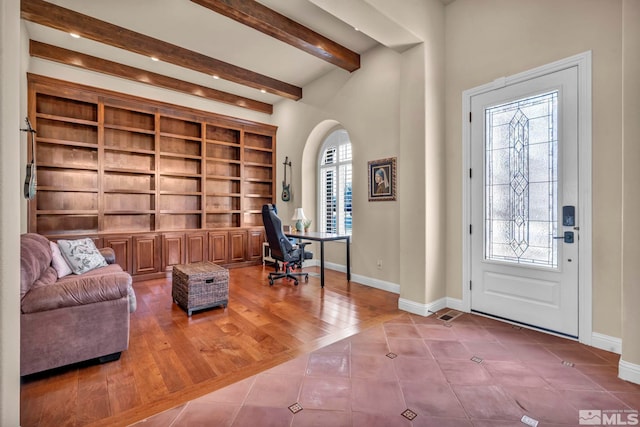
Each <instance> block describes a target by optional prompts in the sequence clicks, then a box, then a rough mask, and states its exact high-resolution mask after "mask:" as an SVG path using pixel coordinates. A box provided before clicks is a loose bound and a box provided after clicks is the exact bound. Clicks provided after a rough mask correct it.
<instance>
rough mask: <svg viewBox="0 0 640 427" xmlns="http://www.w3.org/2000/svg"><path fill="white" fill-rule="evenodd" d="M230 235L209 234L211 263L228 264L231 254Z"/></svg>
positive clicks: (218, 232) (212, 232)
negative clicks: (229, 254)
mask: <svg viewBox="0 0 640 427" xmlns="http://www.w3.org/2000/svg"><path fill="white" fill-rule="evenodd" d="M227 242H228V233H227V232H226V231H210V232H209V254H208V255H209V261H211V262H213V263H216V264H226V262H227V254H228V253H229V245H228V243H227Z"/></svg>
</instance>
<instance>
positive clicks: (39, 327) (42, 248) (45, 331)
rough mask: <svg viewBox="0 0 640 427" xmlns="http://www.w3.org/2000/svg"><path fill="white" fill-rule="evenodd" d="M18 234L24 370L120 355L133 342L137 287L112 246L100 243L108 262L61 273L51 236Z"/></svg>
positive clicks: (21, 356)
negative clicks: (131, 329)
mask: <svg viewBox="0 0 640 427" xmlns="http://www.w3.org/2000/svg"><path fill="white" fill-rule="evenodd" d="M20 240H21V242H20V243H21V245H20V261H21V277H20V291H21V299H22V300H21V316H20V375H28V374H32V373H35V372H40V371H44V370H47V369H52V368H57V367H60V366H64V365H69V364H72V363H76V362H81V361H85V360H90V359H100V360H101V361H109V360H116V359H118V358H119V357H120V352H122V351H123V350H126V349H127V348H128V346H129V313H130V311H131V312H132V311H133V310H135V293H134V292H133V288H132V286H131V276H130V275H129V273H126V272H123V271H122V268H120V266H119V265H118V264H115V256H114V253H113V251H112V250H111V249H110V248H106V249H100V252H101V253H102V254H103V256H104V257H105V260H106V261H107V264H108V265H107V266H106V267H99V268H96V269H94V270H91V271H88V272H86V273H83V274H80V275H76V274H71V275H68V276H65V277H62V278H60V279H58V275H57V273H56V270H55V269H54V268H53V267H52V265H51V259H52V253H51V246H50V243H49V240H48V239H47V238H46V237H44V236H42V235H39V234H34V233H27V234H23V235H22V236H21V238H20Z"/></svg>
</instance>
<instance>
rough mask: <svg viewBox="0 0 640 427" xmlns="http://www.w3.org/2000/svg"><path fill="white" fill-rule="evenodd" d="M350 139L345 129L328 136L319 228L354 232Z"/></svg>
mask: <svg viewBox="0 0 640 427" xmlns="http://www.w3.org/2000/svg"><path fill="white" fill-rule="evenodd" d="M351 160H352V156H351V142H350V140H349V135H348V134H347V132H346V131H344V130H337V131H335V132H333V133H331V134H330V135H329V136H328V137H327V139H326V140H325V142H324V144H323V148H322V152H321V156H320V162H319V163H320V164H319V179H318V182H319V185H320V188H319V191H318V193H319V195H320V203H319V205H320V209H319V218H318V224H319V228H320V231H324V232H328V233H341V234H345V233H346V234H349V235H351V231H352V218H351V211H352V208H351V206H352V203H351V201H352V167H351Z"/></svg>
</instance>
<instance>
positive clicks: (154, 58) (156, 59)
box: [151, 56, 160, 62]
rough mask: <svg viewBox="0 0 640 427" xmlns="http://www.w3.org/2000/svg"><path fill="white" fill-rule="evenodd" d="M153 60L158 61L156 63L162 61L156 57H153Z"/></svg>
mask: <svg viewBox="0 0 640 427" xmlns="http://www.w3.org/2000/svg"><path fill="white" fill-rule="evenodd" d="M151 60H152V61H156V62H158V61H160V60H159V59H158V58H156V57H155V56H152V57H151Z"/></svg>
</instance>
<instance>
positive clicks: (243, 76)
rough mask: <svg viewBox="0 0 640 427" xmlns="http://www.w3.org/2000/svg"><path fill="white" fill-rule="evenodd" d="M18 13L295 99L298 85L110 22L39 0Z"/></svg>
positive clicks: (26, 2) (299, 93)
mask: <svg viewBox="0 0 640 427" xmlns="http://www.w3.org/2000/svg"><path fill="white" fill-rule="evenodd" d="M21 16H22V18H23V19H26V20H28V21H31V22H35V23H36V24H40V25H44V26H47V27H51V28H55V29H57V30H60V31H65V32H69V33H76V34H78V35H80V36H82V37H84V38H87V39H90V40H94V41H97V42H100V43H104V44H107V45H110V46H114V47H117V48H120V49H125V50H128V51H131V52H135V53H138V54H140V55H145V56H149V57H155V58H158V59H159V60H161V61H164V62H167V63H170V64H174V65H178V66H181V67H184V68H188V69H191V70H194V71H198V72H201V73H205V74H208V75H217V76H219V77H220V78H222V79H225V80H229V81H231V82H234V83H238V84H241V85H245V86H249V87H252V88H255V89H258V90H263V89H264V90H265V91H267V92H269V93H273V94H275V95H279V96H282V97H285V98H289V99H293V100H299V99H300V98H302V88H300V87H297V86H294V85H291V84H289V83H285V82H281V81H279V80H276V79H273V78H271V77H268V76H265V75H262V74H259V73H256V72H253V71H251V70H247V69H244V68H240V67H236V66H235V65H232V64H229V63H227V62H223V61H220V60H217V59H215V58H211V57H208V56H206V55H203V54H201V53H198V52H194V51H191V50H189V49H185V48H183V47H180V46H177V45H174V44H171V43H167V42H164V41H162V40H158V39H155V38H153V37H149V36H146V35H144V34H140V33H137V32H135V31H131V30H128V29H126V28H123V27H119V26H117V25H114V24H110V23H108V22H105V21H101V20H99V19H96V18H93V17H91V16H88V15H84V14H82V13H78V12H75V11H73V10H71V9H66V8H63V7H60V6H57V5H55V4H53V3H49V2H46V1H43V0H21Z"/></svg>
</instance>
